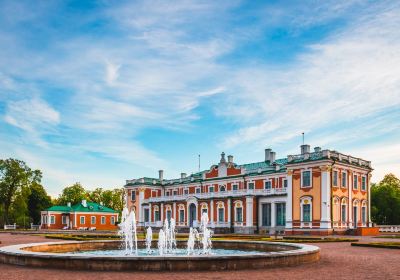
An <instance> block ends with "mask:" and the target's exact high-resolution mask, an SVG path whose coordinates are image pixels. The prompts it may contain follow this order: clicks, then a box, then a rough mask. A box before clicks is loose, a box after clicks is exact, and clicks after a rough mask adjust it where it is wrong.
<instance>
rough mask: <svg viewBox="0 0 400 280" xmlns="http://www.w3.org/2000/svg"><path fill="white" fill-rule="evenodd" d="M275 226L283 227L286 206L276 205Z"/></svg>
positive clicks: (282, 204) (283, 204)
mask: <svg viewBox="0 0 400 280" xmlns="http://www.w3.org/2000/svg"><path fill="white" fill-rule="evenodd" d="M275 205H276V225H277V226H284V225H285V224H286V204H285V203H284V202H282V203H276V204H275Z"/></svg>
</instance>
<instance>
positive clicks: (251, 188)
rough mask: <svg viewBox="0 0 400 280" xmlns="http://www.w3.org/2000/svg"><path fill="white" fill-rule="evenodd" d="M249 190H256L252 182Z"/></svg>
mask: <svg viewBox="0 0 400 280" xmlns="http://www.w3.org/2000/svg"><path fill="white" fill-rule="evenodd" d="M248 189H249V190H254V183H253V182H250V183H249V184H248Z"/></svg>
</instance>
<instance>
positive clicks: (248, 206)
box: [246, 197, 253, 227]
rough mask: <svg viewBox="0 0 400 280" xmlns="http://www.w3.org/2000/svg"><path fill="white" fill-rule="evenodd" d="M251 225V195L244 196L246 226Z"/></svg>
mask: <svg viewBox="0 0 400 280" xmlns="http://www.w3.org/2000/svg"><path fill="white" fill-rule="evenodd" d="M252 226H253V197H246V227H252Z"/></svg>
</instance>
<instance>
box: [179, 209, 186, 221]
mask: <svg viewBox="0 0 400 280" xmlns="http://www.w3.org/2000/svg"><path fill="white" fill-rule="evenodd" d="M179 222H181V223H183V222H185V210H183V209H181V210H179Z"/></svg>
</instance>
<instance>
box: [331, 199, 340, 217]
mask: <svg viewBox="0 0 400 280" xmlns="http://www.w3.org/2000/svg"><path fill="white" fill-rule="evenodd" d="M332 214H333V217H332V220H333V222H334V223H338V222H339V221H340V199H339V197H337V196H335V197H334V198H333V213H332Z"/></svg>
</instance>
